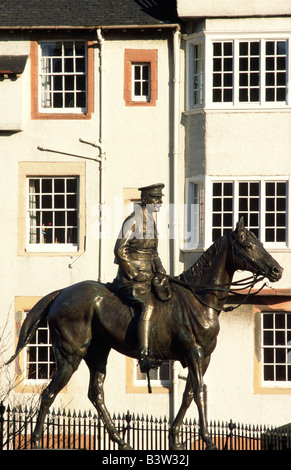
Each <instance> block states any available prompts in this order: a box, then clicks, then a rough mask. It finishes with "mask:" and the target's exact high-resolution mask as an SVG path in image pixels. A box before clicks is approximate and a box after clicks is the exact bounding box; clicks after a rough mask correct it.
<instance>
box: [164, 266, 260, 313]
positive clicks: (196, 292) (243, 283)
mask: <svg viewBox="0 0 291 470" xmlns="http://www.w3.org/2000/svg"><path fill="white" fill-rule="evenodd" d="M169 279H170V280H171V282H174V283H175V284H178V285H181V286H183V287H186V288H187V289H189V290H190V291H191V292H192V294H193V295H194V296H195V297H196V298H197V300H198V301H199V302H200V303H201V304H202V305H204V306H205V307H208V308H212V309H213V310H215V311H217V312H218V313H219V312H221V311H223V312H232V311H233V310H235V309H237V308H239V307H240V306H241V305H243V304H244V303H245V302H246V301H247V299H248V298H249V297H250V296H254V295H257V294H259V292H261V290H262V289H263V288H264V287H265V286H266V284H267V283H266V282H265V283H264V284H263V285H262V286H261V287H260V288H259V289H258V290H257V291H256V292H251V290H252V288H253V287H254V285H255V284H257V283H258V282H260V281H261V280H262V279H264V276H257V275H255V274H254V275H253V276H250V277H247V278H245V279H241V280H239V281H235V282H233V283H232V284H231V286H232V285H233V286H240V287H237V288H231V287H209V286H191V285H190V284H189V283H188V282H187V281H182V280H181V279H177V278H173V277H170V278H169ZM249 279H253V280H252V282H246V281H248V280H249ZM246 288H248V293H247V294H242V293H240V292H239V291H240V290H245V289H246ZM202 292H205V293H206V292H225V293H226V292H227V293H228V294H233V295H241V296H243V297H244V299H243V300H242V302H240V303H239V304H237V305H235V306H229V307H221V308H216V307H213V306H212V305H209V304H208V303H207V302H205V301H204V300H203V299H201V297H200V295H201V294H202Z"/></svg>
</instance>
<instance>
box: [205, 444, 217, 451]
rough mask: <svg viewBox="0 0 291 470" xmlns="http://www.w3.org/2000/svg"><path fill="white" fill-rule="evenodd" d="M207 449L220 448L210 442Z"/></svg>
mask: <svg viewBox="0 0 291 470" xmlns="http://www.w3.org/2000/svg"><path fill="white" fill-rule="evenodd" d="M205 450H218V448H217V447H216V445H215V444H213V443H212V444H208V445H207V446H206V448H205Z"/></svg>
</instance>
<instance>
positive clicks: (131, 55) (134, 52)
mask: <svg viewBox="0 0 291 470" xmlns="http://www.w3.org/2000/svg"><path fill="white" fill-rule="evenodd" d="M134 64H149V72H150V77H149V97H144V96H143V97H141V99H136V97H134V95H133V66H134ZM123 99H124V101H125V106H156V101H157V99H158V50H157V49H125V50H124V91H123Z"/></svg>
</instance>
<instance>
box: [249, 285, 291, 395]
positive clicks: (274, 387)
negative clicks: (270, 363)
mask: <svg viewBox="0 0 291 470" xmlns="http://www.w3.org/2000/svg"><path fill="white" fill-rule="evenodd" d="M276 312H286V313H290V312H291V291H290V290H289V289H287V290H286V289H278V292H277V295H274V292H273V290H272V289H264V295H259V296H258V298H257V300H256V302H255V303H254V304H253V326H254V335H253V341H254V343H253V347H254V354H253V361H254V362H253V365H254V372H253V374H254V375H253V390H254V393H255V394H275V395H276V394H278V395H282V394H288V395H290V393H291V381H276V382H275V381H266V380H264V375H263V367H264V364H263V341H262V327H263V325H262V322H263V316H262V314H263V313H276Z"/></svg>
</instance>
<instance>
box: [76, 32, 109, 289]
mask: <svg viewBox="0 0 291 470" xmlns="http://www.w3.org/2000/svg"><path fill="white" fill-rule="evenodd" d="M96 36H97V41H98V43H99V58H100V61H99V141H96V142H88V141H86V140H84V139H79V141H80V142H82V143H83V144H88V145H92V146H93V147H96V148H98V149H99V152H100V153H99V162H100V166H99V253H98V281H99V282H103V281H104V262H103V258H104V247H103V238H102V237H103V235H102V228H103V213H104V204H105V199H104V173H105V159H106V152H105V148H104V101H103V56H104V38H103V36H102V33H101V29H100V28H99V29H97V30H96Z"/></svg>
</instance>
